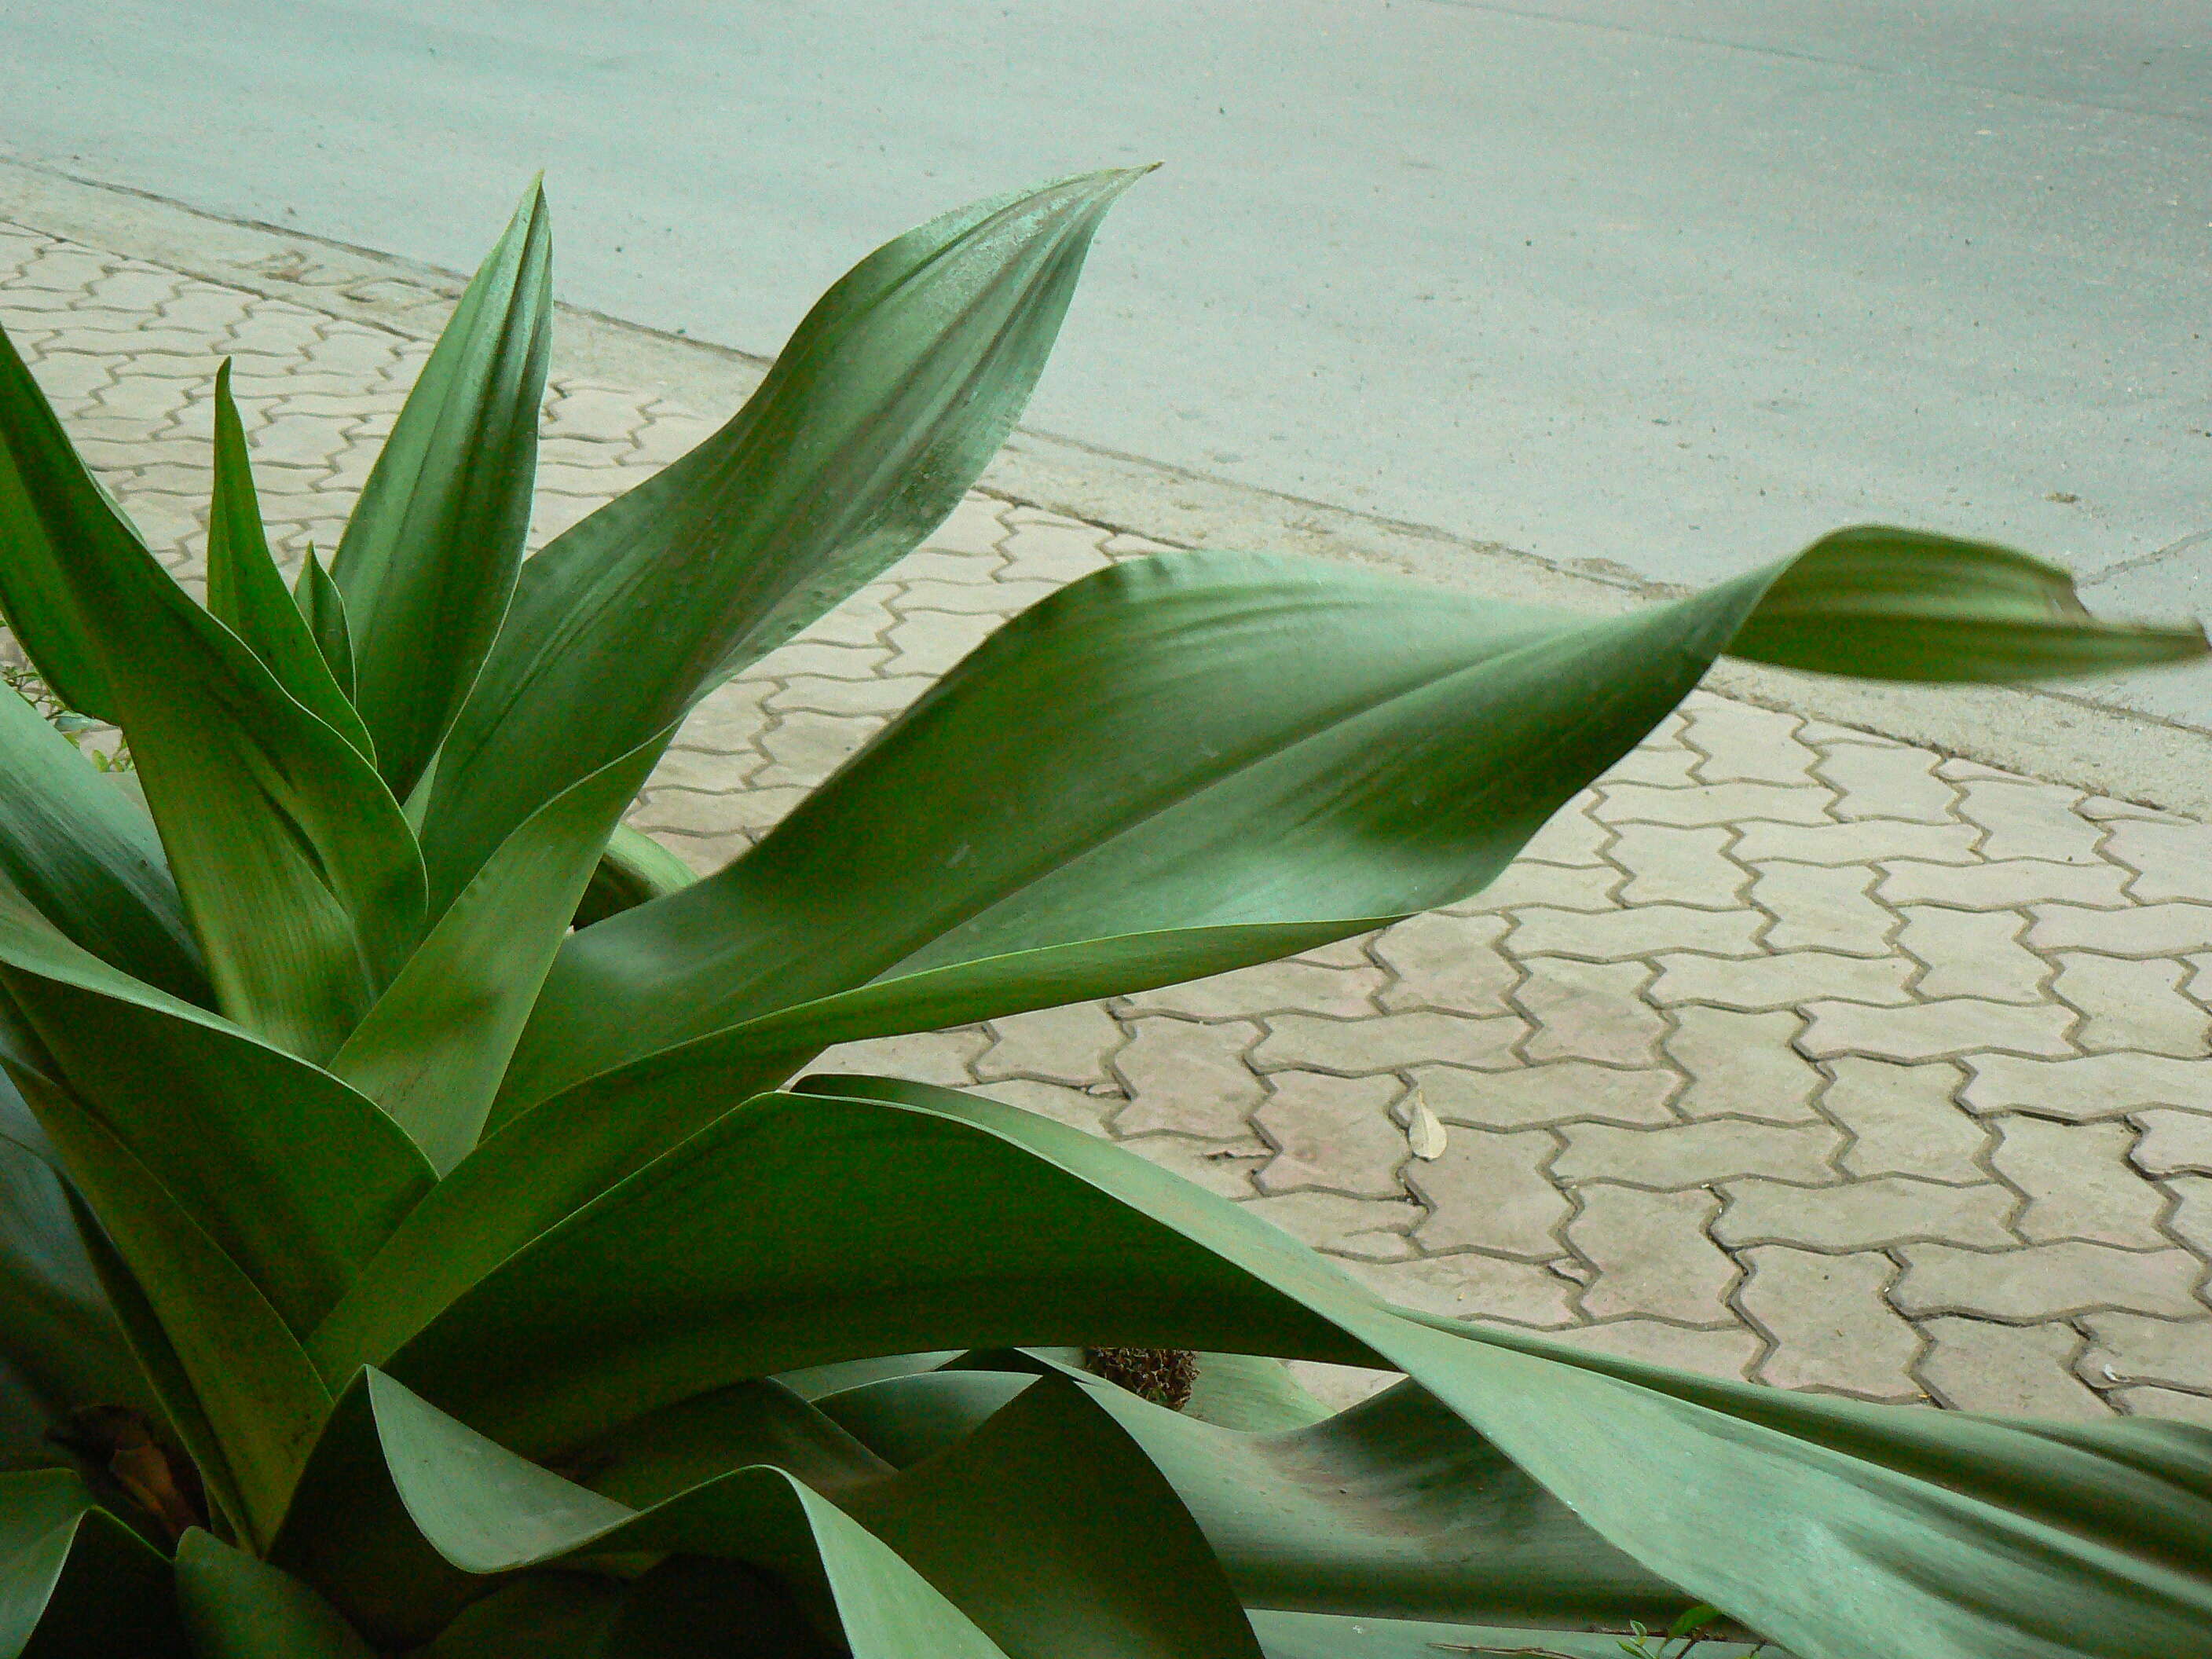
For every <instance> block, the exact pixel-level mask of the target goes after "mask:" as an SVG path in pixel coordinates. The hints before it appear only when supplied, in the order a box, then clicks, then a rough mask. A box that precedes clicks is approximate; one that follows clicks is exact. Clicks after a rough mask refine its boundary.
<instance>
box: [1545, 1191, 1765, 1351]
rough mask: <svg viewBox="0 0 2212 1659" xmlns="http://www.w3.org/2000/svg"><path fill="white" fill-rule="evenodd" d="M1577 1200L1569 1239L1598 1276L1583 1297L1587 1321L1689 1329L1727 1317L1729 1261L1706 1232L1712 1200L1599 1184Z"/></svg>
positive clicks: (1706, 1196) (1708, 1195) (1696, 1193)
mask: <svg viewBox="0 0 2212 1659" xmlns="http://www.w3.org/2000/svg"><path fill="white" fill-rule="evenodd" d="M1581 1199H1582V1212H1581V1213H1580V1214H1579V1215H1577V1217H1576V1218H1574V1220H1573V1221H1572V1222H1571V1223H1570V1224H1568V1227H1567V1241H1568V1243H1571V1244H1572V1245H1573V1246H1574V1247H1575V1249H1576V1251H1577V1253H1578V1254H1579V1255H1582V1257H1583V1259H1584V1260H1585V1261H1589V1264H1590V1265H1591V1266H1592V1267H1595V1268H1596V1269H1597V1271H1598V1276H1597V1279H1596V1281H1595V1283H1594V1284H1592V1285H1590V1287H1589V1289H1588V1290H1586V1291H1583V1297H1582V1304H1583V1309H1584V1310H1586V1311H1588V1312H1589V1314H1590V1315H1591V1316H1593V1317H1595V1318H1600V1319H1602V1318H1605V1317H1607V1316H1609V1315H1615V1314H1650V1315H1652V1316H1656V1317H1658V1318H1661V1319H1674V1320H1680V1322H1683V1323H1684V1324H1688V1325H1711V1324H1715V1323H1717V1322H1721V1321H1723V1320H1725V1319H1726V1318H1727V1317H1728V1314H1729V1309H1728V1293H1729V1287H1730V1286H1731V1285H1734V1284H1735V1278H1736V1267H1735V1262H1734V1261H1731V1260H1729V1257H1728V1256H1727V1255H1724V1254H1723V1253H1722V1251H1721V1249H1720V1247H1719V1246H1718V1245H1717V1244H1715V1243H1713V1241H1712V1240H1711V1238H1710V1237H1707V1236H1706V1234H1705V1227H1706V1225H1707V1224H1708V1223H1709V1222H1711V1220H1712V1218H1713V1215H1714V1212H1717V1210H1718V1209H1719V1208H1720V1200H1718V1199H1717V1198H1715V1197H1714V1196H1713V1195H1712V1194H1711V1193H1706V1192H1699V1191H1694V1190H1692V1191H1688V1192H1673V1193H1651V1192H1643V1191H1639V1190H1638V1188H1633V1187H1613V1186H1600V1185H1592V1186H1589V1187H1585V1188H1583V1189H1582V1192H1581Z"/></svg>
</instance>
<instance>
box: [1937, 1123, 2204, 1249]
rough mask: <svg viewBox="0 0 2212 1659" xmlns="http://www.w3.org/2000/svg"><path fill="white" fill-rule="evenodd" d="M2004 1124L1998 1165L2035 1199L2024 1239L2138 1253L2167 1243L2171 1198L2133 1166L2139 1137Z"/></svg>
mask: <svg viewBox="0 0 2212 1659" xmlns="http://www.w3.org/2000/svg"><path fill="white" fill-rule="evenodd" d="M1996 1129H1997V1144H1996V1146H1993V1147H1992V1148H1990V1167H1991V1168H1993V1169H1994V1170H1996V1172H1997V1173H1998V1174H1999V1175H2001V1176H2003V1177H2004V1178H2005V1179H2006V1180H2007V1181H2008V1182H2011V1183H2012V1184H2013V1185H2014V1186H2015V1187H2017V1188H2020V1190H2021V1192H2022V1193H2023V1194H2026V1195H2027V1208H2026V1209H2024V1210H2023V1211H2021V1215H2020V1218H2019V1220H2018V1222H2017V1223H2016V1224H2015V1225H2017V1226H2018V1228H2019V1230H2020V1233H2021V1237H2023V1238H2028V1239H2033V1240H2036V1241H2038V1242H2040V1241H2044V1240H2048V1239H2058V1238H2085V1239H2089V1240H2092V1241H2093V1242H2095V1243H2101V1244H2120V1245H2125V1246H2127V1247H2129V1248H2130V1249H2158V1248H2159V1247H2160V1245H2162V1244H2164V1243H2166V1242H2167V1241H2166V1238H2165V1237H2164V1236H2163V1235H2162V1234H2161V1233H2160V1231H2159V1225H2158V1223H2159V1218H2160V1215H2161V1214H2162V1213H2163V1212H2165V1209H2166V1199H2165V1195H2164V1194H2161V1193H2160V1191H2159V1190H2158V1188H2155V1187H2153V1186H2151V1185H2150V1184H2148V1182H2144V1181H2142V1179H2141V1178H2139V1177H2138V1176H2136V1172H2135V1171H2134V1170H2131V1169H2130V1168H2129V1167H2128V1153H2129V1151H2130V1148H2131V1146H2132V1145H2133V1143H2134V1140H2135V1131H2134V1130H2132V1129H2130V1127H2128V1126H2127V1125H2126V1124H2124V1123H2053V1122H2051V1121H2050V1120H2049V1119H2047V1118H2040V1117H2017V1116H2007V1117H2001V1118H1998V1119H1997V1120H1996ZM1962 1242H1966V1241H1962Z"/></svg>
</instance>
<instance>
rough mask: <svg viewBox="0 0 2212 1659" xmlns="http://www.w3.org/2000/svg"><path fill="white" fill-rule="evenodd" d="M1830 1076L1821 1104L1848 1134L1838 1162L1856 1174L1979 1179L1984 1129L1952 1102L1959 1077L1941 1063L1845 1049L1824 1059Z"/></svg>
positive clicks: (1962, 1076) (1986, 1133)
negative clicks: (1906, 1061)
mask: <svg viewBox="0 0 2212 1659" xmlns="http://www.w3.org/2000/svg"><path fill="white" fill-rule="evenodd" d="M1828 1071H1829V1073H1830V1074H1831V1076H1832V1079H1833V1081H1832V1082H1831V1083H1830V1084H1829V1085H1828V1086H1827V1089H1826V1091H1825V1092H1824V1093H1823V1094H1822V1095H1821V1096H1820V1109H1821V1110H1822V1111H1823V1112H1825V1113H1826V1114H1827V1115H1828V1116H1829V1117H1831V1118H1832V1119H1834V1120H1835V1121H1837V1122H1838V1123H1840V1124H1842V1125H1843V1126H1844V1128H1845V1129H1846V1130H1848V1131H1849V1132H1850V1137H1851V1141H1850V1146H1846V1147H1845V1148H1844V1150H1843V1152H1841V1153H1839V1154H1838V1158H1837V1162H1838V1164H1840V1165H1841V1167H1842V1168H1843V1169H1844V1170H1846V1171H1847V1172H1848V1173H1850V1174H1851V1175H1854V1176H1860V1177H1862V1178H1870V1177H1873V1176H1890V1175H1904V1176H1920V1177H1921V1178H1923V1180H1928V1181H1948V1182H1972V1181H1980V1180H1983V1179H1984V1178H1985V1176H1986V1174H1987V1171H1986V1170H1984V1169H1983V1167H1982V1164H1981V1158H1982V1154H1983V1152H1984V1151H1985V1150H1986V1149H1987V1147H1988V1146H1989V1140H1990V1132H1989V1130H1988V1129H1987V1128H1986V1127H1984V1126H1983V1125H1982V1124H1981V1123H1979V1122H1978V1121H1976V1120H1975V1119H1973V1118H1972V1117H1970V1116H1968V1115H1966V1113H1965V1112H1964V1111H1962V1110H1961V1109H1960V1108H1959V1107H1958V1106H1957V1105H1955V1104H1954V1101H1955V1100H1956V1098H1957V1096H1958V1091H1959V1089H1960V1085H1962V1084H1963V1083H1964V1082H1965V1080H1966V1074H1965V1073H1964V1072H1962V1071H1961V1070H1960V1067H1959V1066H1956V1065H1954V1064H1952V1063H1950V1062H1949V1061H1946V1060H1935V1061H1931V1062H1929V1063H1926V1064H1923V1065H1917V1066H1905V1065H1900V1064H1899V1063H1898V1062H1896V1061H1894V1060H1874V1059H1870V1058H1869V1057H1868V1056H1866V1055H1864V1054H1845V1055H1843V1056H1841V1057H1840V1058H1838V1059H1836V1060H1832V1061H1830V1062H1829V1066H1828Z"/></svg>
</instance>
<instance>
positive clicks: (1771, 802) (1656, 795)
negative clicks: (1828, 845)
mask: <svg viewBox="0 0 2212 1659" xmlns="http://www.w3.org/2000/svg"><path fill="white" fill-rule="evenodd" d="M1827 796H1828V791H1827V790H1826V789H1816V788H1808V787H1806V786H1804V785H1802V784H1785V783H1711V784H1703V785H1699V786H1698V787H1694V788H1690V789H1656V788H1652V787H1649V786H1648V785H1644V784H1640V783H1620V784H1614V785H1612V786H1611V787H1608V788H1607V789H1606V791H1605V793H1604V799H1601V801H1599V803H1598V804H1597V805H1596V806H1595V807H1594V808H1593V809H1592V812H1591V815H1592V816H1593V817H1596V818H1598V819H1600V820H1601V821H1602V822H1604V823H1671V824H1677V825H1682V824H1713V823H1735V821H1736V820H1738V819H1740V818H1759V819H1764V820H1766V821H1768V822H1771V823H1826V821H1827V816H1828V801H1827Z"/></svg>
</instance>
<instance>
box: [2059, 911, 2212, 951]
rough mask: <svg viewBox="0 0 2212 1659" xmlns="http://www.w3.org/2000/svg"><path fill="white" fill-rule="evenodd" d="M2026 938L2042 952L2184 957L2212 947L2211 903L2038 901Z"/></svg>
mask: <svg viewBox="0 0 2212 1659" xmlns="http://www.w3.org/2000/svg"><path fill="white" fill-rule="evenodd" d="M2030 914H2031V915H2033V916H2034V918H2035V925H2034V927H2033V928H2031V929H2030V930H2029V933H2028V938H2027V942H2028V943H2029V944H2030V945H2033V946H2034V947H2035V948H2036V949H2037V950H2039V951H2055V950H2064V949H2067V948H2069V947H2078V948H2080V949H2082V950H2086V951H2106V952H2108V953H2110V954H2111V955H2113V956H2118V957H2166V956H2179V955H2180V954H2181V953H2182V952H2184V951H2203V950H2208V949H2212V902H2203V901H2202V898H2200V902H2195V903H2189V904H2138V905H2135V906H2132V907H2130V908H2125V909H2118V910H2090V909H2083V908H2080V907H2078V906H2075V905H2071V904H2047V905H2037V906H2035V907H2033V909H2032V911H2031V912H2030Z"/></svg>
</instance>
